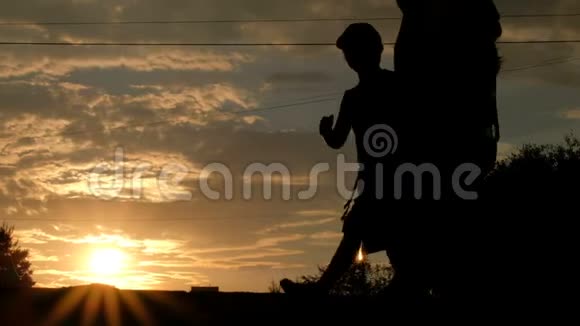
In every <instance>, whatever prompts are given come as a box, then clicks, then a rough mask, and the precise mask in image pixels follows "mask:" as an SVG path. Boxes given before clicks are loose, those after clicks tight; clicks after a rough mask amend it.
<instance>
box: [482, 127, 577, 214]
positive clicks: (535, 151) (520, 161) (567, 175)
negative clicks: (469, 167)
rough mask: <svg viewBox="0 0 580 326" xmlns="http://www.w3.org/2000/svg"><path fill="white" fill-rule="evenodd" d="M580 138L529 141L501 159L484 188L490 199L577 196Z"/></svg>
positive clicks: (569, 136) (566, 197) (557, 198)
mask: <svg viewBox="0 0 580 326" xmlns="http://www.w3.org/2000/svg"><path fill="white" fill-rule="evenodd" d="M579 182H580V139H578V138H576V137H574V136H573V135H567V136H566V137H565V138H564V142H563V143H559V144H548V145H537V144H526V145H523V146H522V147H521V148H520V149H519V150H518V151H516V152H514V153H512V154H511V155H510V156H508V157H507V158H506V159H505V160H502V161H500V162H499V163H498V164H497V166H496V168H495V169H494V171H492V172H491V174H490V175H489V176H488V178H487V180H486V182H485V186H484V188H483V192H482V193H483V196H484V198H487V199H492V200H497V199H498V200H502V199H504V200H505V199H508V200H510V201H513V200H517V201H520V200H525V201H528V202H532V200H539V201H541V202H544V203H546V202H553V201H559V202H562V201H568V200H570V199H575V198H578V196H577V195H578V194H579V190H580V189H579V188H578V185H579V184H580V183H579Z"/></svg>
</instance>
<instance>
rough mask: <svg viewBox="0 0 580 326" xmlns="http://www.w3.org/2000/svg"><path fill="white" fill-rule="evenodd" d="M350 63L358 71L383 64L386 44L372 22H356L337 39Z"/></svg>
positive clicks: (337, 43) (372, 68) (371, 68)
mask: <svg viewBox="0 0 580 326" xmlns="http://www.w3.org/2000/svg"><path fill="white" fill-rule="evenodd" d="M336 46H337V47H338V48H339V49H341V50H342V52H343V53H344V56H345V58H346V61H347V62H348V65H349V66H350V67H351V68H352V69H353V70H354V71H356V72H359V73H360V72H365V71H370V70H374V69H376V68H377V67H378V66H380V64H381V56H382V54H383V50H384V46H383V41H382V38H381V35H380V34H379V32H377V30H376V29H375V28H374V27H373V26H372V25H370V24H367V23H355V24H351V25H350V26H348V27H347V28H346V30H345V31H344V33H342V35H341V36H340V37H339V38H338V40H337V41H336Z"/></svg>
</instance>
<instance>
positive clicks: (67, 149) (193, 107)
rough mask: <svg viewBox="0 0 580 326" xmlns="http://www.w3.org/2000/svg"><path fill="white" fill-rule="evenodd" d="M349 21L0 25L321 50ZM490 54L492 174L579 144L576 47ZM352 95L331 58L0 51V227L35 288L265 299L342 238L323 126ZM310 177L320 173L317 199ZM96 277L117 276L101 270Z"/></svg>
mask: <svg viewBox="0 0 580 326" xmlns="http://www.w3.org/2000/svg"><path fill="white" fill-rule="evenodd" d="M496 4H497V6H498V8H499V10H500V12H501V13H503V14H545V13H580V3H579V2H578V1H575V0H496ZM378 16H395V17H397V16H399V11H398V8H397V7H396V3H395V0H356V1H355V0H333V1H330V0H312V1H306V0H296V1H280V0H268V1H266V0H245V1H233V0H198V1H194V0H192V1H187V0H52V1H44V0H21V1H4V2H3V3H2V4H1V5H0V21H1V22H22V21H25V22H51V21H52V22H54V21H65V22H86V21H143V20H188V19H201V20H220V19H221V20H228V19H278V18H282V19H284V18H310V17H312V18H333V17H363V18H365V17H378ZM502 23H503V27H504V35H503V37H502V40H504V41H512V40H516V41H517V40H562V39H580V20H579V19H578V17H559V18H546V17H542V18H540V17H536V18H505V19H503V20H502ZM348 24H349V22H344V21H343V22H328V21H326V22H301V23H221V24H193V25H192V24H189V25H188V24H175V25H108V26H99V25H83V26H77V25H75V26H71V25H68V26H55V25H51V26H47V25H35V24H32V25H27V26H21V25H19V26H6V25H3V26H0V41H4V42H19V41H20V42H26V41H31V42H167V43H180V42H202V43H204V42H207V43H220V42H221V43H227V42H242V43H243V42H251V43H255V42H257V43H260V42H265V43H272V42H276V43H278V42H279V43H296V42H298V43H301V42H330V43H332V42H334V41H335V40H336V38H337V37H338V36H339V35H340V33H341V32H342V31H343V30H344V28H345V27H346V26H347V25H348ZM373 25H375V27H376V28H377V29H378V30H379V31H380V32H381V34H382V36H383V38H384V40H385V42H390V41H394V40H395V38H396V35H397V30H398V27H399V21H398V20H390V21H374V22H373ZM433 50H434V51H436V49H433ZM500 51H501V55H502V56H503V58H504V72H502V73H501V75H500V79H499V85H498V101H499V110H500V123H501V125H502V136H503V138H502V140H501V144H500V159H501V157H503V156H505V155H507V154H508V153H510V152H511V151H513V150H514V149H517V147H518V146H520V145H522V144H525V143H530V142H533V143H554V142H560V141H562V140H563V137H564V136H565V135H566V134H569V133H570V132H573V131H574V130H576V129H577V128H578V126H579V122H580V92H579V91H578V88H579V87H580V44H517V45H516V44H504V45H501V46H500ZM392 53H393V50H392V47H387V48H386V49H385V53H384V56H383V67H384V68H392ZM356 82H357V78H356V76H355V75H354V74H353V72H352V71H350V70H349V68H348V67H347V65H346V64H345V62H344V60H343V57H342V55H341V53H340V52H339V51H338V50H337V49H336V48H334V47H332V46H328V47H301V46H280V47H170V46H164V47H162V46H160V47H123V46H112V47H97V46H79V47H62V46H43V47H40V46H22V45H18V46H14V45H0V99H1V100H0V125H1V129H0V221H6V222H7V223H9V224H11V225H14V226H15V228H16V235H17V237H18V239H19V242H20V245H21V246H22V247H23V248H26V249H29V250H30V254H31V256H30V258H31V262H32V264H33V269H34V274H33V276H34V279H35V281H36V282H37V286H39V287H61V286H71V285H78V284H84V283H89V282H90V283H95V282H96V283H110V284H113V285H116V286H118V287H122V288H138V289H165V290H189V287H190V286H197V285H201V286H207V285H213V286H219V287H220V289H222V290H224V291H257V292H262V291H266V290H267V288H268V285H269V284H270V283H271V282H272V281H276V282H277V281H278V280H280V279H282V278H285V277H289V278H296V277H298V276H301V275H305V274H313V273H316V271H317V266H319V265H324V264H326V263H327V262H328V261H329V259H330V258H331V255H332V254H333V252H334V249H335V248H336V246H337V244H338V242H339V241H340V238H341V233H340V230H341V222H340V216H341V214H342V206H343V204H344V202H345V192H344V189H343V188H344V187H348V186H349V182H350V181H351V179H352V176H353V174H352V173H347V174H346V175H347V177H346V180H342V178H339V177H340V175H342V174H340V173H338V172H337V166H338V165H339V164H338V162H340V161H339V160H341V159H343V160H346V161H347V162H354V161H353V159H354V152H353V151H354V146H353V145H352V139H351V140H350V142H349V143H347V146H346V147H345V148H344V149H342V150H339V151H335V150H332V149H330V148H328V147H327V146H326V145H325V144H324V142H323V140H322V139H321V137H320V136H319V135H318V133H317V132H318V123H319V121H320V118H321V117H322V116H324V115H328V114H335V113H337V111H338V107H339V104H340V99H341V95H342V93H343V92H344V91H345V90H347V89H349V88H351V87H353V86H354V85H356ZM264 109H266V110H264ZM324 163H327V165H326V169H324ZM260 164H262V165H269V164H277V165H276V166H275V167H277V168H285V169H287V173H288V175H289V176H290V178H289V179H288V180H284V179H281V178H276V177H274V178H272V180H270V181H271V184H273V186H272V196H271V198H269V199H268V196H266V195H267V189H266V190H263V189H262V184H263V181H264V180H261V178H258V177H256V178H252V177H251V174H250V173H248V171H251V170H252V169H257V170H259V169H260ZM317 169H318V170H317ZM212 171H213V172H216V171H217V173H210V172H212ZM312 171H322V172H320V173H319V174H314V177H315V178H314V179H313V180H316V182H314V183H313V182H310V180H312V177H313V175H312ZM282 184H288V185H289V186H290V187H289V191H288V193H286V192H285V191H284V187H282ZM337 184H339V185H340V184H342V185H344V187H338V186H337ZM311 185H315V186H316V189H310V190H311V191H310V192H307V191H306V190H309V188H310V186H311ZM216 197H218V198H216ZM371 259H372V260H373V261H376V262H381V263H384V262H386V261H387V259H386V257H385V255H384V254H377V255H373V256H372V257H371ZM105 263H106V264H109V265H111V266H112V267H111V266H110V268H99V266H96V265H99V264H101V265H102V264H105ZM101 267H102V266H101Z"/></svg>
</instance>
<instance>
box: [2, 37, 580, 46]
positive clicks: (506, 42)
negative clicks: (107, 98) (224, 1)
mask: <svg viewBox="0 0 580 326" xmlns="http://www.w3.org/2000/svg"><path fill="white" fill-rule="evenodd" d="M574 43H580V39H572V40H523V41H498V42H497V44H516V45H517V44H574ZM383 44H384V45H389V46H392V45H395V44H396V43H395V42H385V43H383ZM0 45H4V46H6V45H14V46H141V47H163V46H169V47H284V46H302V47H310V46H335V43H331V42H313V43H187V42H176V43H160V42H12V41H2V42H0Z"/></svg>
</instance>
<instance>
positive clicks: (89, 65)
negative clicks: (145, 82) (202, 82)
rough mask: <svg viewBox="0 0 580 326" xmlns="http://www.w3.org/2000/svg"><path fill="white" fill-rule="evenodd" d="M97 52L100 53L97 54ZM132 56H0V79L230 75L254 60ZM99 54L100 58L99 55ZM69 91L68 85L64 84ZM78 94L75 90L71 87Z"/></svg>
mask: <svg viewBox="0 0 580 326" xmlns="http://www.w3.org/2000/svg"><path fill="white" fill-rule="evenodd" d="M99 52H100V53H99ZM132 52H133V55H121V56H120V55H118V54H116V53H102V52H101V51H96V53H95V51H88V50H77V51H76V55H71V53H70V52H55V53H52V54H49V55H45V56H43V57H42V58H41V59H40V60H38V58H37V53H34V52H28V53H27V52H12V53H4V54H2V55H0V60H1V61H2V62H3V64H2V65H0V78H14V77H23V76H27V75H34V74H40V75H43V76H49V77H62V76H66V75H68V74H70V73H72V72H75V71H79V70H92V69H97V70H112V69H125V70H130V71H139V72H154V71H221V72H225V71H232V70H234V69H236V67H237V66H238V65H240V64H243V63H248V62H251V61H252V60H253V59H252V58H251V57H250V56H249V55H246V54H242V53H235V52H234V53H229V54H220V53H215V52H211V51H192V50H190V51H182V50H170V51H152V52H149V53H145V54H143V53H139V52H137V51H132ZM99 54H100V55H99ZM64 86H65V87H68V88H69V89H70V88H71V86H74V85H71V84H66V83H65V84H64ZM73 88H75V90H79V88H78V87H73Z"/></svg>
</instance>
